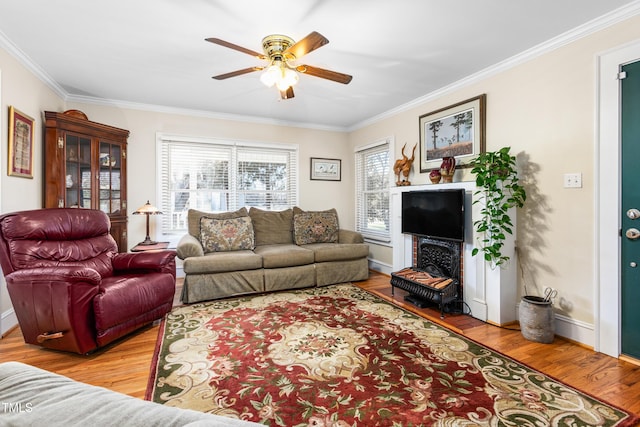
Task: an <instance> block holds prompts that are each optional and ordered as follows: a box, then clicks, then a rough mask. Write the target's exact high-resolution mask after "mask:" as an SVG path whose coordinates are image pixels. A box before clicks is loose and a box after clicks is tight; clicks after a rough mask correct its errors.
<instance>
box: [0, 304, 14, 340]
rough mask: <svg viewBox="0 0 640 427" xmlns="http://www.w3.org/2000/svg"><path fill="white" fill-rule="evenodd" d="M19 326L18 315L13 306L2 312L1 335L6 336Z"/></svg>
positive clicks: (0, 317) (0, 321) (0, 319)
mask: <svg viewBox="0 0 640 427" xmlns="http://www.w3.org/2000/svg"><path fill="white" fill-rule="evenodd" d="M16 326H18V317H17V316H16V312H15V311H14V310H13V308H10V309H9V310H7V311H5V312H4V313H2V316H0V336H2V337H4V336H5V334H6V333H8V332H10V331H11V330H13V329H14V328H15V327H16Z"/></svg>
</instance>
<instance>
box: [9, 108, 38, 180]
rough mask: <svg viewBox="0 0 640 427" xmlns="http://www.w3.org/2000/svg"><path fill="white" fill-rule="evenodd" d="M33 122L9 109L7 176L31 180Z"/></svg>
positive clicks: (19, 112) (15, 110) (31, 119)
mask: <svg viewBox="0 0 640 427" xmlns="http://www.w3.org/2000/svg"><path fill="white" fill-rule="evenodd" d="M34 134H35V120H34V119H33V118H32V117H29V116H27V115H26V114H24V113H22V112H21V111H19V110H17V109H15V108H14V107H13V106H10V107H9V161H8V165H9V171H8V174H9V175H13V176H21V177H23V178H33V140H34Z"/></svg>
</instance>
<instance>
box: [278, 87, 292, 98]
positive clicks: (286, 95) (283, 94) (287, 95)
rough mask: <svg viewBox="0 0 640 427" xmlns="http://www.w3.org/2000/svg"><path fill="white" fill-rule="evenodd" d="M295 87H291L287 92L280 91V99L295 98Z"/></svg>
mask: <svg viewBox="0 0 640 427" xmlns="http://www.w3.org/2000/svg"><path fill="white" fill-rule="evenodd" d="M293 96H294V95H293V86H289V87H288V88H287V90H281V91H280V99H290V98H293Z"/></svg>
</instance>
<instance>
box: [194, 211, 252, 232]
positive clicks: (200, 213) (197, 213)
mask: <svg viewBox="0 0 640 427" xmlns="http://www.w3.org/2000/svg"><path fill="white" fill-rule="evenodd" d="M248 215H249V212H248V211H247V208H245V207H242V208H240V209H238V210H237V211H232V212H218V213H213V212H203V211H199V210H197V209H189V211H188V212H187V228H188V231H189V234H191V235H192V236H193V237H195V238H200V219H201V218H202V217H207V218H214V219H227V218H239V217H241V216H248Z"/></svg>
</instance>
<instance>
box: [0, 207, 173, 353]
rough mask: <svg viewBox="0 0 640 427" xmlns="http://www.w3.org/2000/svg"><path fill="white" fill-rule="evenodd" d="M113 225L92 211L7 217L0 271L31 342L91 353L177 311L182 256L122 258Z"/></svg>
mask: <svg viewBox="0 0 640 427" xmlns="http://www.w3.org/2000/svg"><path fill="white" fill-rule="evenodd" d="M110 225H111V224H110V221H109V217H108V216H107V215H106V214H105V213H104V212H102V211H98V210H90V209H72V208H62V209H39V210H32V211H22V212H14V213H9V214H5V215H2V216H0V266H1V267H2V271H3V273H4V276H5V278H6V281H7V288H8V290H9V296H10V297H11V302H12V303H13V307H14V310H15V313H16V316H17V318H18V323H19V324H20V328H21V329H22V334H23V335H24V340H25V341H26V342H27V343H30V344H36V345H41V346H42V347H46V348H52V349H56V350H64V351H71V352H77V353H81V354H84V353H87V352H90V351H92V350H94V349H96V348H98V347H102V346H104V345H106V344H108V343H110V342H112V341H113V340H115V339H117V338H120V337H122V336H124V335H126V334H128V333H130V332H132V331H134V330H135V329H137V328H139V327H141V326H143V325H146V324H149V323H151V322H153V321H154V320H156V319H159V318H161V317H163V316H164V315H165V314H166V313H167V312H169V310H171V306H172V303H173V297H174V293H175V286H176V264H175V251H172V250H165V251H158V252H137V253H118V248H117V245H116V242H115V240H113V237H111V235H110V234H109V227H110Z"/></svg>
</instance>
